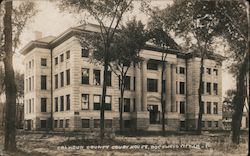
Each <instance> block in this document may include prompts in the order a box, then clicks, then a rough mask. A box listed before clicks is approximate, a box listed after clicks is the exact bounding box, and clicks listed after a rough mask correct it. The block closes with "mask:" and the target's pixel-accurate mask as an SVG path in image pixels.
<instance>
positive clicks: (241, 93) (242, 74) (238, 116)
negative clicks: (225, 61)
mask: <svg viewBox="0 0 250 156" xmlns="http://www.w3.org/2000/svg"><path fill="white" fill-rule="evenodd" d="M248 61H249V58H248V56H247V57H245V59H244V62H243V63H242V65H241V66H240V70H239V75H238V76H237V85H236V87H237V88H236V95H235V96H234V99H233V104H234V106H235V107H234V108H235V109H234V113H233V116H232V125H231V130H232V142H233V143H235V144H239V143H240V128H241V120H242V115H243V108H244V104H245V98H246V85H245V78H246V74H247V66H248Z"/></svg>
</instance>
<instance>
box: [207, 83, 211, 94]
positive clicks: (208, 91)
mask: <svg viewBox="0 0 250 156" xmlns="http://www.w3.org/2000/svg"><path fill="white" fill-rule="evenodd" d="M207 93H208V94H209V95H211V83H210V82H207Z"/></svg>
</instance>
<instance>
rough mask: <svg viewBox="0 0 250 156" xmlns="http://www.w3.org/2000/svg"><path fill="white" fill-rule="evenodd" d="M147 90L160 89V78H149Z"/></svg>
mask: <svg viewBox="0 0 250 156" xmlns="http://www.w3.org/2000/svg"><path fill="white" fill-rule="evenodd" d="M147 90H148V92H157V91H158V80H157V79H147Z"/></svg>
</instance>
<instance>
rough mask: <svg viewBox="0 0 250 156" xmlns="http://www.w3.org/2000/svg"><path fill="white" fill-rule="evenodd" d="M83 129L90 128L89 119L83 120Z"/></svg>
mask: <svg viewBox="0 0 250 156" xmlns="http://www.w3.org/2000/svg"><path fill="white" fill-rule="evenodd" d="M82 128H89V119H82Z"/></svg>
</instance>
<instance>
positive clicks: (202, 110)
mask: <svg viewBox="0 0 250 156" xmlns="http://www.w3.org/2000/svg"><path fill="white" fill-rule="evenodd" d="M201 113H202V114H204V113H205V106H204V101H202V102H201Z"/></svg>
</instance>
